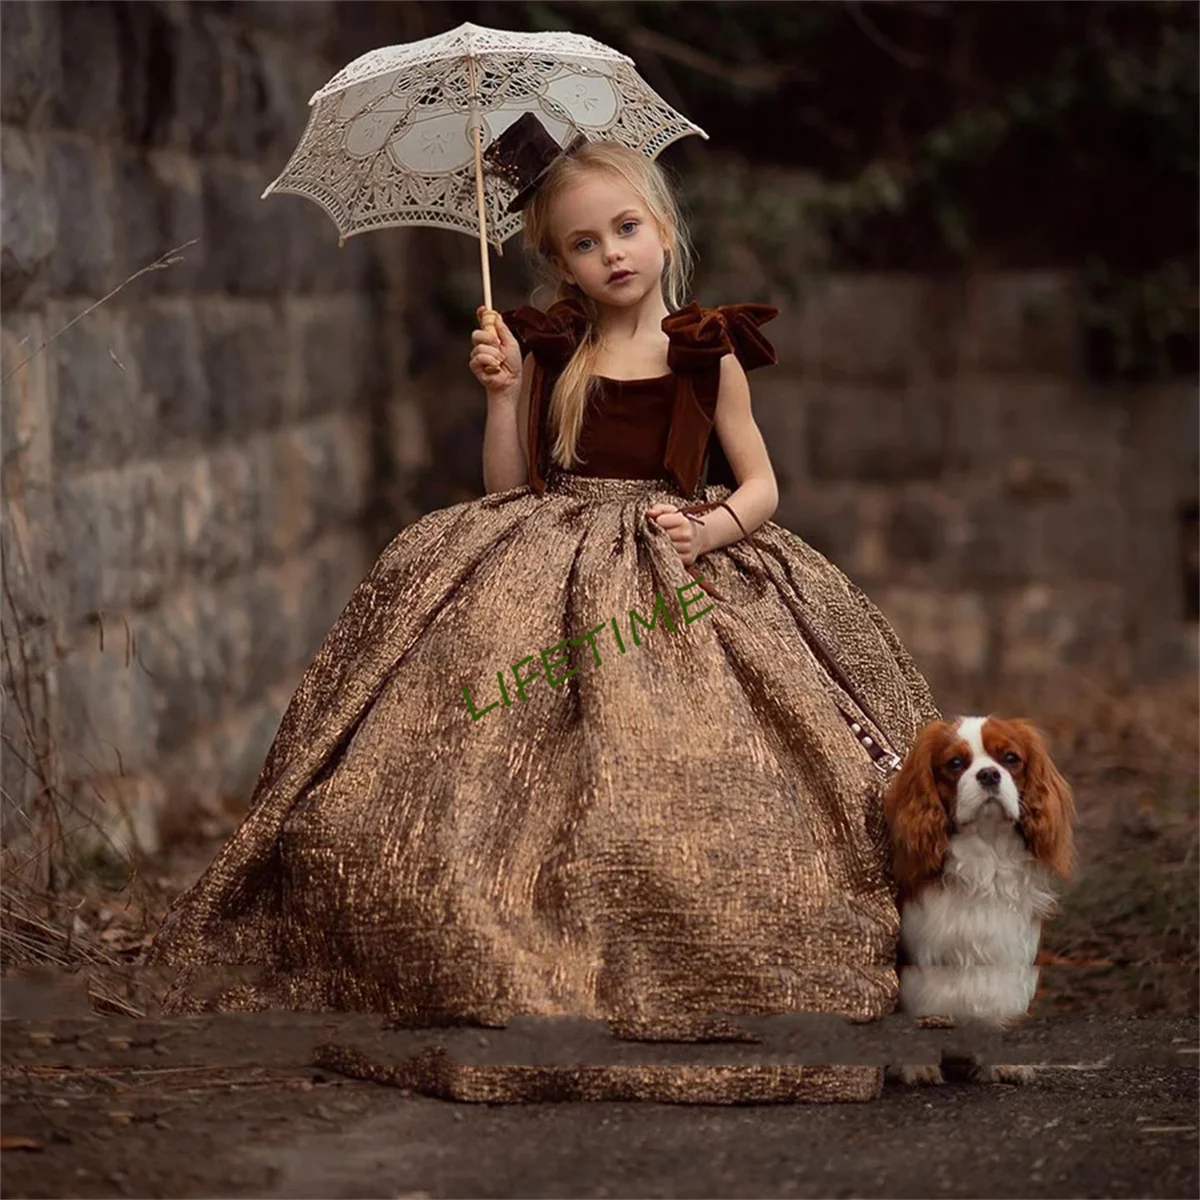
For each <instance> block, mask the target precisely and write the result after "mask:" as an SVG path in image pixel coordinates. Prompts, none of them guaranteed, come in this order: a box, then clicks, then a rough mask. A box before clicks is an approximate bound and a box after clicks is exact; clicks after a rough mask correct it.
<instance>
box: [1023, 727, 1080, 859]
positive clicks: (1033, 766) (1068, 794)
mask: <svg viewBox="0 0 1200 1200" xmlns="http://www.w3.org/2000/svg"><path fill="white" fill-rule="evenodd" d="M1011 724H1012V725H1013V727H1014V729H1015V730H1016V732H1017V735H1018V736H1019V738H1020V739H1021V741H1022V743H1023V747H1022V748H1023V749H1024V752H1025V786H1024V788H1023V789H1022V795H1021V821H1020V825H1021V833H1022V834H1023V835H1024V837H1025V844H1026V845H1027V846H1028V847H1029V852H1030V853H1031V854H1032V855H1033V856H1034V858H1036V859H1037V860H1038V861H1039V862H1042V863H1044V864H1045V865H1046V866H1047V867H1049V869H1050V870H1051V871H1053V872H1054V873H1055V874H1056V875H1059V876H1061V877H1062V878H1063V879H1070V878H1071V877H1072V876H1073V875H1074V873H1075V832H1074V826H1075V796H1074V793H1073V792H1072V791H1071V785H1070V784H1069V783H1067V781H1066V780H1065V779H1064V778H1063V777H1062V775H1061V773H1060V772H1059V770H1058V768H1057V767H1056V766H1055V765H1054V762H1053V760H1052V759H1051V758H1050V751H1049V749H1048V748H1047V747H1046V742H1045V739H1044V738H1043V737H1042V735H1041V734H1040V733H1039V732H1038V730H1037V729H1035V728H1034V727H1033V726H1032V725H1031V724H1030V723H1029V722H1028V721H1013V722H1012V723H1011Z"/></svg>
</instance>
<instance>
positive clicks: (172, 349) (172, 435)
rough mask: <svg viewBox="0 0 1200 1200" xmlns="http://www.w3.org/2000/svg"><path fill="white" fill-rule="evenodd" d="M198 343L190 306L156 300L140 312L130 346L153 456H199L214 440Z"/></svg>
mask: <svg viewBox="0 0 1200 1200" xmlns="http://www.w3.org/2000/svg"><path fill="white" fill-rule="evenodd" d="M202 337H203V335H202V330H201V328H200V323H199V322H198V321H197V320H196V313H195V309H194V306H193V305H192V303H191V302H190V301H184V300H177V299H174V298H155V299H153V300H150V301H149V302H147V303H146V304H143V305H139V306H138V309H137V317H136V320H135V321H134V323H133V325H132V328H131V341H132V342H133V346H134V354H135V355H136V357H137V360H138V368H139V371H140V374H141V379H142V387H143V388H144V389H145V393H146V397H147V408H148V409H149V410H150V411H152V412H153V414H154V417H153V420H154V429H155V443H156V446H155V450H156V452H157V453H160V454H164V453H178V452H179V451H180V450H181V449H190V450H199V449H200V448H201V447H204V446H207V445H209V444H210V443H211V442H212V441H213V440H215V438H216V437H217V434H218V430H219V422H218V420H217V412H216V406H215V405H214V404H213V403H212V400H211V397H210V393H209V372H208V371H207V370H206V362H207V346H206V345H205V344H204V342H203V340H202ZM240 395H241V393H240V392H239V396H240ZM231 403H232V402H231Z"/></svg>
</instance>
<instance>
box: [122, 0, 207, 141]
mask: <svg viewBox="0 0 1200 1200" xmlns="http://www.w3.org/2000/svg"><path fill="white" fill-rule="evenodd" d="M188 7H189V6H187V5H181V6H178V8H176V6H173V5H164V4H117V5H114V6H113V8H114V9H115V14H114V15H115V18H116V22H115V23H116V36H117V54H118V57H119V59H120V64H121V69H120V72H119V81H120V97H119V105H120V112H119V116H120V122H121V137H122V138H123V140H124V141H126V142H128V143H130V144H131V145H133V146H147V147H148V146H167V145H170V144H171V142H172V132H173V131H172V126H173V124H174V119H175V112H174V107H175V100H176V95H175V92H176V88H175V79H176V74H177V70H178V57H179V55H180V53H181V51H182V49H183V47H182V45H181V42H182V40H183V39H182V36H181V25H182V24H183V23H184V22H185V21H186V9H187V8H188ZM180 10H182V11H180Z"/></svg>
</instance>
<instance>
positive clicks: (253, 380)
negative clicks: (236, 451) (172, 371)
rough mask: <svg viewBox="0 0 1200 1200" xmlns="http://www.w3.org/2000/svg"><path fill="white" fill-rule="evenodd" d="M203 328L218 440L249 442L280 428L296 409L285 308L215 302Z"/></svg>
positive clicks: (205, 313)
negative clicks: (244, 439)
mask: <svg viewBox="0 0 1200 1200" xmlns="http://www.w3.org/2000/svg"><path fill="white" fill-rule="evenodd" d="M199 324H200V337H201V343H200V356H201V361H202V364H203V370H204V374H205V378H206V381H207V394H208V403H209V407H210V417H211V431H212V434H213V436H215V437H217V438H230V437H244V436H246V435H247V434H250V433H253V432H256V431H258V430H262V429H268V428H271V427H273V426H276V425H278V424H279V422H280V421H281V420H282V419H283V416H284V414H285V413H286V412H288V410H289V409H290V408H291V407H292V405H291V404H289V397H288V395H287V392H288V388H289V386H290V385H289V377H288V376H289V367H290V366H291V364H290V363H289V357H288V331H287V328H286V326H285V324H284V320H283V315H282V313H281V312H280V309H279V307H278V306H277V305H275V304H271V303H268V302H265V301H254V300H248V301H241V302H230V301H221V300H218V301H210V302H208V303H206V304H205V305H204V306H203V307H202V308H201V309H200V321H199Z"/></svg>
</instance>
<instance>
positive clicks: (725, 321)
mask: <svg viewBox="0 0 1200 1200" xmlns="http://www.w3.org/2000/svg"><path fill="white" fill-rule="evenodd" d="M777 316H779V309H777V308H772V307H771V306H770V305H769V304H727V305H725V306H723V307H721V308H701V307H700V305H699V304H697V303H695V302H694V301H693V302H692V303H691V304H689V305H688V306H687V307H686V308H681V309H680V310H679V311H678V312H674V313H671V315H670V316H668V317H666V318H665V319H664V320H663V323H662V327H663V332H664V333H665V334H666V335H667V337H668V338H669V339H670V346H669V347H668V349H667V365H668V366H669V367H670V368H671V370H672V371H703V370H705V369H707V368H710V367H714V366H716V365H717V364H718V363H720V361H721V359H722V358H724V357H725V355H726V354H735V355H737V360H738V362H740V363H741V364H742V367H743V368H744V369H745V370H747V371H753V370H754V369H755V367H773V366H774V365H775V364H776V363H777V362H778V361H779V356H778V355H777V354H776V353H775V347H774V346H772V345H771V343H770V342H769V341H767V339H766V338H765V337H763V335H762V332H761V331H760V330H759V326H760V325H765V324H766V323H767V322H768V321H771V320H773V319H774V318H775V317H777Z"/></svg>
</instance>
